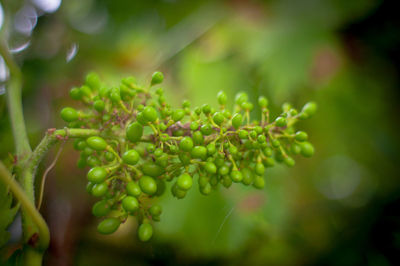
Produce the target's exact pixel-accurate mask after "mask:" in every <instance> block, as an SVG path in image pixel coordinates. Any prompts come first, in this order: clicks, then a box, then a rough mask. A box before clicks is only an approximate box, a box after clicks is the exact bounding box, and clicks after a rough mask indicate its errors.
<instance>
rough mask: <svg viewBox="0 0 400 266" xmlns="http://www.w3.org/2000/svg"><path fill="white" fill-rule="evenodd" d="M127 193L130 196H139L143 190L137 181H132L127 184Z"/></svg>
mask: <svg viewBox="0 0 400 266" xmlns="http://www.w3.org/2000/svg"><path fill="white" fill-rule="evenodd" d="M126 193H127V194H128V195H130V196H134V197H139V196H140V194H141V193H142V190H141V189H140V186H139V185H138V184H137V183H136V182H133V181H131V182H129V183H128V184H126Z"/></svg>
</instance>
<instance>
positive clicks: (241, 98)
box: [235, 92, 249, 105]
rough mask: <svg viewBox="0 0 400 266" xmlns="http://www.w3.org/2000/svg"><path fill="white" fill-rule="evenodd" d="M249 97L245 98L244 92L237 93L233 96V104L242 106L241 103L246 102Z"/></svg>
mask: <svg viewBox="0 0 400 266" xmlns="http://www.w3.org/2000/svg"><path fill="white" fill-rule="evenodd" d="M248 99H249V97H248V96H247V93H245V92H239V93H237V94H236V96H235V103H236V104H237V105H242V103H244V102H247V100H248Z"/></svg>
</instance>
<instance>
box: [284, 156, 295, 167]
mask: <svg viewBox="0 0 400 266" xmlns="http://www.w3.org/2000/svg"><path fill="white" fill-rule="evenodd" d="M283 162H284V163H285V164H286V165H287V166H289V167H293V166H294V164H295V161H294V160H293V158H292V157H290V156H286V157H285V158H284V159H283Z"/></svg>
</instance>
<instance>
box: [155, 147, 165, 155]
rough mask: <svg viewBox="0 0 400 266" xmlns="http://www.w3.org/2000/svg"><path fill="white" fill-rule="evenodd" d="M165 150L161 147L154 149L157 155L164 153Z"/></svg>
mask: <svg viewBox="0 0 400 266" xmlns="http://www.w3.org/2000/svg"><path fill="white" fill-rule="evenodd" d="M163 153H164V152H163V150H162V149H161V148H157V149H156V150H155V151H154V156H156V157H160V156H161V155H163Z"/></svg>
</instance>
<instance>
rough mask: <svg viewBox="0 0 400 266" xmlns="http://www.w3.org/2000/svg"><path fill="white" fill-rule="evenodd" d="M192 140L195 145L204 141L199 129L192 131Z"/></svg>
mask: <svg viewBox="0 0 400 266" xmlns="http://www.w3.org/2000/svg"><path fill="white" fill-rule="evenodd" d="M192 137H193V142H194V144H195V145H201V144H203V142H204V138H203V134H202V133H201V131H195V132H193V135H192Z"/></svg>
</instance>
